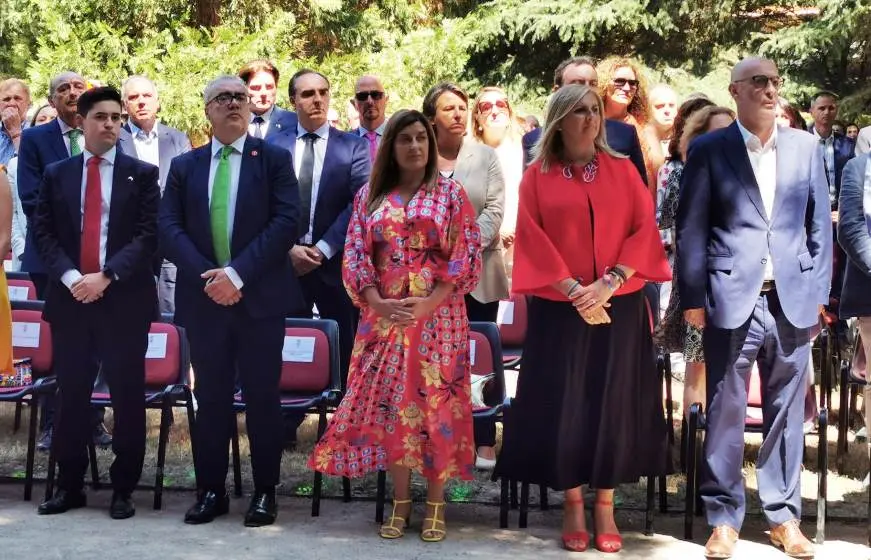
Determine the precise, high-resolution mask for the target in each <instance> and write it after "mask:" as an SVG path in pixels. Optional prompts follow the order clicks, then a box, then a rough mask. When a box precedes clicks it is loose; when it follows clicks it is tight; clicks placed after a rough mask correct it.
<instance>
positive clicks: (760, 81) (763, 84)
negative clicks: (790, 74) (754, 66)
mask: <svg viewBox="0 0 871 560" xmlns="http://www.w3.org/2000/svg"><path fill="white" fill-rule="evenodd" d="M738 82H750V83H751V84H753V87H754V88H756V89H765V88H767V87H768V84H769V83H771V85H772V86H774V89H775V91H778V90H780V88H782V87H783V78H782V77H780V76H766V75H765V74H757V75H756V76H750V77H749V78H741V79H740V80H734V81H733V82H732V83H733V84H737V83H738Z"/></svg>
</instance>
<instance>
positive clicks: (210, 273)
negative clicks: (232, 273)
mask: <svg viewBox="0 0 871 560" xmlns="http://www.w3.org/2000/svg"><path fill="white" fill-rule="evenodd" d="M200 278H202V279H203V280H205V281H206V287H205V289H204V291H205V292H206V295H207V296H209V298H211V300H212V301H214V302H215V303H217V304H218V305H223V306H224V307H228V306H230V305H236V304H237V303H239V300H240V299H242V291H241V290H240V289H238V288H237V287H236V285H235V284H233V281H232V280H230V277H229V276H227V273H226V272H224V269H223V268H213V269H211V270H207V271H205V272H203V273H202V274H201V275H200Z"/></svg>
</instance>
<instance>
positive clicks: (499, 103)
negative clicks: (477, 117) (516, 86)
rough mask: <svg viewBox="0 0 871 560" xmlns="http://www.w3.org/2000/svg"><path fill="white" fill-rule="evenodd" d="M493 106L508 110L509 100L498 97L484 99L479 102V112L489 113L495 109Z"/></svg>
mask: <svg viewBox="0 0 871 560" xmlns="http://www.w3.org/2000/svg"><path fill="white" fill-rule="evenodd" d="M493 107H496V108H497V109H502V110H508V101H506V100H504V99H497V100H496V101H492V102H491V101H482V102H480V103H478V112H479V113H489V112H490V111H492V110H493Z"/></svg>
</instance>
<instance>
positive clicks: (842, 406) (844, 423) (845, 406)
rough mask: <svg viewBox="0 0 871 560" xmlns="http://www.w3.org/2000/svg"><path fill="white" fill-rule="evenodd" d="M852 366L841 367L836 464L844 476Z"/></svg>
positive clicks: (844, 365)
mask: <svg viewBox="0 0 871 560" xmlns="http://www.w3.org/2000/svg"><path fill="white" fill-rule="evenodd" d="M849 367H850V366H849V365H848V364H846V363H844V364H843V365H842V366H841V379H840V386H841V393H840V395H839V397H840V400H839V408H838V444H837V448H838V451H837V455H836V457H835V464H836V465H837V468H838V474H841V475H843V474H844V471H845V468H846V455H847V430H849V429H850V421H849V419H850V410H849V402H850V400H849V393H850V382H849V372H848V368H849Z"/></svg>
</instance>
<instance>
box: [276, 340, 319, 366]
mask: <svg viewBox="0 0 871 560" xmlns="http://www.w3.org/2000/svg"><path fill="white" fill-rule="evenodd" d="M281 359H282V360H284V361H285V362H296V363H304V364H310V363H312V362H314V361H315V337H313V336H285V337H284V347H283V348H282V349H281Z"/></svg>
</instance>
